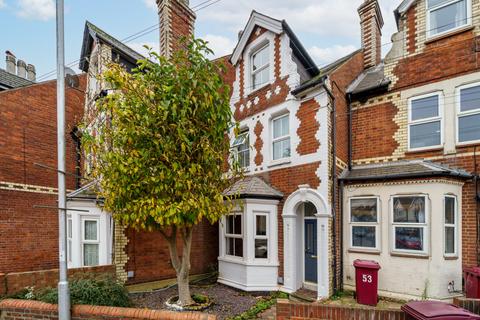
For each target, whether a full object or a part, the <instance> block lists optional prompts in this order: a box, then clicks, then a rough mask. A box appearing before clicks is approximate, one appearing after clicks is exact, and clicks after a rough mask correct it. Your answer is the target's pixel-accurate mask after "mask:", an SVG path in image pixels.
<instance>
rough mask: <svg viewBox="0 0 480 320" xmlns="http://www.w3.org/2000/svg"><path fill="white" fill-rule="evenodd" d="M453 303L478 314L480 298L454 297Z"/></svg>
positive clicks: (479, 313) (479, 311)
mask: <svg viewBox="0 0 480 320" xmlns="http://www.w3.org/2000/svg"><path fill="white" fill-rule="evenodd" d="M453 304H454V305H457V306H459V307H460V308H463V309H465V310H468V311H470V312H472V313H475V314H478V315H480V299H467V298H454V299H453Z"/></svg>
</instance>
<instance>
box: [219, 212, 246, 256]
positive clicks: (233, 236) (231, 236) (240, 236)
mask: <svg viewBox="0 0 480 320" xmlns="http://www.w3.org/2000/svg"><path fill="white" fill-rule="evenodd" d="M235 216H240V230H241V232H240V233H235V230H236V227H237V226H236V224H235ZM230 217H234V218H233V233H229V232H228V219H229V218H230ZM244 220H245V217H244V214H243V212H241V211H234V212H231V213H230V214H228V215H226V216H225V230H224V234H223V238H224V242H225V256H228V257H230V258H233V259H240V260H242V259H243V258H244V257H245V239H244V234H245V230H244V229H245V222H244ZM229 239H233V242H234V245H233V254H230V253H229V252H228V241H229ZM237 240H241V241H242V252H241V255H236V253H237V252H235V242H236V241H237Z"/></svg>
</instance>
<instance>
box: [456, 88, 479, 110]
mask: <svg viewBox="0 0 480 320" xmlns="http://www.w3.org/2000/svg"><path fill="white" fill-rule="evenodd" d="M475 109H480V86H477V87H472V88H467V89H462V90H460V111H461V112H465V111H471V110H475Z"/></svg>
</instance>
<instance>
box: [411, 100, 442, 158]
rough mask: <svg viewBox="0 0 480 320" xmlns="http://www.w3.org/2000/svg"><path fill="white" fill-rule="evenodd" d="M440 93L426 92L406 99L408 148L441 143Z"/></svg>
mask: <svg viewBox="0 0 480 320" xmlns="http://www.w3.org/2000/svg"><path fill="white" fill-rule="evenodd" d="M441 98H442V97H441V95H440V93H438V92H437V93H433V94H428V95H424V96H420V97H416V98H411V99H410V100H409V101H408V120H409V121H408V122H409V123H408V137H409V139H408V140H409V149H411V150H412V149H424V148H431V147H439V146H441V145H442V141H443V137H442V108H441V103H442V101H441V100H442V99H441Z"/></svg>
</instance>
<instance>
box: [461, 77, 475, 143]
mask: <svg viewBox="0 0 480 320" xmlns="http://www.w3.org/2000/svg"><path fill="white" fill-rule="evenodd" d="M473 87H480V82H473V83H469V84H465V85H462V86H459V87H457V88H456V90H455V100H456V105H457V106H456V111H457V116H456V117H455V118H456V119H455V121H456V130H455V133H456V143H457V145H459V146H462V145H469V144H476V143H480V139H477V140H471V141H463V142H461V141H460V121H459V120H460V118H462V117H466V116H473V115H479V114H480V107H479V108H477V109H474V110H469V111H463V112H462V109H461V108H462V105H461V103H462V96H461V93H462V90H463V89H469V88H473ZM479 105H480V104H479Z"/></svg>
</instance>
